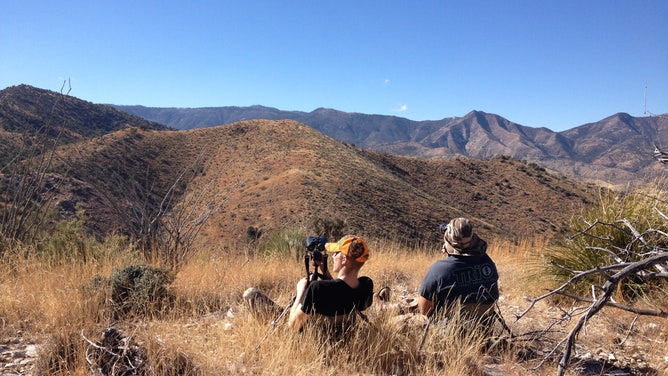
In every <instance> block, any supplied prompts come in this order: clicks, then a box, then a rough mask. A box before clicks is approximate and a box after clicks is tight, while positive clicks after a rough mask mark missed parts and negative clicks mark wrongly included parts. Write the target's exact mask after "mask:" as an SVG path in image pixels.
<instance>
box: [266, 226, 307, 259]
mask: <svg viewBox="0 0 668 376" xmlns="http://www.w3.org/2000/svg"><path fill="white" fill-rule="evenodd" d="M305 247H306V236H305V235H304V232H303V231H302V230H299V229H294V228H290V229H284V230H280V231H276V232H274V233H272V234H271V235H269V237H268V238H267V239H266V240H265V241H264V242H263V243H262V244H260V248H259V251H260V255H262V256H263V257H269V258H279V259H281V258H290V257H292V258H295V259H300V258H302V257H303V256H304V249H305Z"/></svg>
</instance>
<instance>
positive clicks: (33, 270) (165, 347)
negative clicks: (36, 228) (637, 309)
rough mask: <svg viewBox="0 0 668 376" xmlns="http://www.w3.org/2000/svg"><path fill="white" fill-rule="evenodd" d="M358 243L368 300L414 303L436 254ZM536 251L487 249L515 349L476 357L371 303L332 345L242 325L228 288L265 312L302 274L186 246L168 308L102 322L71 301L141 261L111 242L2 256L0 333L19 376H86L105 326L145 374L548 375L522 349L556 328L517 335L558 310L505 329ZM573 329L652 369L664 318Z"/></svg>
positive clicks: (537, 247)
mask: <svg viewBox="0 0 668 376" xmlns="http://www.w3.org/2000/svg"><path fill="white" fill-rule="evenodd" d="M369 243H370V247H371V250H372V256H371V259H370V260H369V261H368V262H367V265H365V266H364V268H363V269H362V273H361V274H362V275H368V276H370V277H371V278H372V279H373V280H374V283H375V290H376V291H377V290H378V289H379V288H380V287H381V286H390V287H391V288H392V300H393V301H399V300H400V299H401V298H402V297H404V296H410V295H413V294H415V292H416V291H417V288H418V286H419V284H420V281H421V279H422V277H423V274H424V273H425V271H426V269H427V268H428V266H429V265H430V264H431V263H432V262H433V261H434V260H436V259H437V258H439V257H442V256H441V253H440V252H438V250H433V249H407V248H405V247H404V246H402V245H400V244H399V243H398V242H391V241H378V240H374V239H369ZM544 246H545V245H544V243H543V242H540V241H524V242H521V243H520V244H519V245H518V244H511V243H508V242H503V241H499V240H491V241H490V249H489V253H490V255H491V256H492V257H493V258H494V259H495V261H496V263H497V266H498V269H499V274H500V286H501V293H502V298H501V300H500V301H499V308H500V310H501V314H502V316H503V317H504V318H505V321H506V322H507V324H508V325H509V326H510V327H511V329H512V331H513V332H514V334H515V335H518V337H520V338H522V340H521V341H520V340H518V341H517V342H515V343H511V345H510V346H506V347H496V348H492V349H489V350H488V351H484V350H483V344H484V340H483V339H481V338H479V337H477V336H475V335H462V334H461V333H458V329H457V327H458V326H457V325H449V326H448V327H447V328H443V327H440V328H430V329H431V330H430V331H429V332H428V334H429V335H428V336H427V337H426V338H425V341H424V344H423V346H422V348H420V349H418V347H419V343H420V341H421V338H422V335H423V330H422V327H420V326H417V327H404V328H402V327H398V326H396V325H393V324H392V320H391V316H392V312H391V310H390V311H382V312H381V311H375V309H374V307H371V308H370V309H369V310H367V315H368V317H369V323H363V322H360V323H359V324H358V326H359V327H358V328H357V331H356V335H355V336H353V338H351V339H350V341H349V342H348V343H346V344H345V345H336V344H332V343H330V342H328V341H324V340H323V339H322V338H320V335H319V333H318V331H317V330H316V329H309V330H306V331H304V332H303V333H301V334H297V333H292V332H291V331H289V330H288V329H287V328H285V327H284V325H281V324H280V323H279V324H278V325H277V326H276V327H275V328H273V330H272V328H271V325H270V324H268V323H264V322H259V321H257V320H255V319H253V318H252V317H250V316H248V312H247V311H246V309H245V307H244V305H243V302H242V298H241V297H242V293H243V291H244V290H245V289H246V288H247V287H251V286H254V287H259V288H261V289H262V290H263V291H265V292H266V293H267V295H269V296H271V297H273V298H274V299H275V301H276V302H277V303H279V304H281V305H284V304H288V303H289V301H290V299H291V295H292V294H293V290H294V287H295V284H296V282H297V280H298V279H299V278H301V277H302V276H303V275H304V274H305V268H304V264H303V261H302V260H301V259H299V258H296V257H283V258H273V259H272V258H266V257H261V256H256V255H255V253H254V252H253V250H249V249H244V248H243V247H242V248H238V249H237V251H235V252H230V251H225V252H223V251H221V250H218V249H207V250H202V251H200V252H199V253H198V254H197V256H196V257H194V258H193V259H191V261H190V262H189V263H188V264H186V265H185V266H184V267H183V268H182V269H181V270H180V271H179V272H178V274H177V276H176V279H175V280H174V282H173V284H172V285H171V288H172V291H173V293H174V296H175V301H174V304H173V305H172V308H170V309H169V310H165V312H163V313H161V314H156V315H151V316H150V317H142V318H136V317H135V318H132V319H124V320H117V321H112V320H110V319H109V318H108V316H107V315H106V314H105V309H107V308H106V305H105V303H104V302H103V301H101V300H100V299H96V298H94V295H90V294H85V293H84V292H83V291H85V289H84V288H83V286H86V285H87V284H89V282H90V280H91V279H93V278H94V277H95V276H96V275H101V276H109V275H110V274H111V273H112V272H113V271H114V270H116V269H118V268H120V267H123V266H125V265H129V264H138V263H141V259H140V258H139V257H138V256H133V253H132V252H131V251H128V250H127V249H124V245H122V244H120V243H118V244H116V243H111V242H107V243H105V244H104V245H103V246H102V247H103V248H104V252H101V253H99V254H98V258H97V260H94V261H80V260H78V261H75V262H66V263H65V262H50V263H49V262H46V261H43V260H42V261H40V260H35V259H31V258H24V257H20V255H10V256H8V257H6V258H5V261H4V262H3V263H2V264H1V265H0V338H6V337H16V336H18V337H20V338H21V339H22V341H26V342H29V343H35V344H38V345H39V349H40V351H39V356H38V357H37V358H36V360H35V362H34V364H33V365H31V366H30V368H29V369H32V371H31V372H33V374H60V375H89V374H92V373H91V371H90V367H89V364H88V362H87V360H86V351H87V350H90V347H91V343H97V341H99V339H100V336H101V333H102V331H103V330H104V329H105V328H107V327H110V326H113V327H115V328H117V329H119V330H121V331H122V332H123V333H124V334H125V335H126V336H127V338H130V340H131V341H132V342H133V343H136V344H137V345H138V346H140V347H141V348H143V349H144V350H145V352H146V354H147V359H148V362H149V363H150V365H151V372H153V374H168V375H177V374H193V375H225V374H249V375H260V374H261V375H264V374H269V375H307V374H313V373H317V374H323V375H330V374H353V375H358V374H359V375H362V374H364V375H390V374H405V375H432V374H446V375H464V374H466V375H475V374H480V375H483V374H499V375H520V374H521V375H526V374H529V375H550V374H554V373H555V369H556V361H555V356H553V357H551V358H549V357H548V358H549V359H547V360H545V356H544V355H545V353H540V354H539V355H536V354H533V353H531V351H530V350H541V351H543V350H546V349H549V348H550V347H552V346H554V345H555V344H556V342H555V340H556V341H558V340H560V339H561V338H562V337H563V336H564V335H565V332H564V331H565V330H566V329H567V327H568V325H569V324H570V322H566V323H565V324H563V325H561V324H560V325H557V326H554V327H553V328H552V329H553V330H554V333H552V334H547V335H544V336H538V335H528V336H524V335H525V334H527V333H530V332H532V331H534V330H537V329H540V328H546V327H547V326H548V325H549V324H550V323H551V322H552V320H553V319H555V318H558V317H559V315H560V311H559V310H558V309H557V308H556V307H555V306H552V305H551V304H556V303H557V302H556V301H554V300H553V301H551V302H550V305H548V303H547V302H541V303H539V304H538V305H537V306H536V307H535V308H534V309H533V310H532V311H531V312H530V314H529V315H527V316H525V317H523V318H522V319H521V320H519V321H517V322H515V320H514V317H515V316H514V315H515V314H517V313H518V312H521V311H523V310H524V309H526V308H527V307H528V305H529V299H531V298H533V297H536V296H538V295H540V294H542V293H543V292H544V291H545V289H547V288H550V287H554V286H553V285H552V282H551V281H550V280H549V279H546V278H542V277H540V276H537V275H536V271H537V270H538V269H537V267H536V266H537V261H538V260H539V259H540V258H539V257H538V256H539V255H540V254H541V252H542V249H543V247H544ZM221 249H222V247H221ZM228 249H230V248H229V247H228ZM374 304H376V303H374ZM561 304H565V305H566V306H568V305H570V304H572V303H571V302H565V301H564V302H561ZM664 309H665V307H664ZM283 324H285V322H283ZM498 334H501V333H498ZM586 334H587V335H586V336H584V338H580V339H579V342H578V353H580V354H585V353H590V354H592V357H594V358H596V357H598V358H601V357H607V358H608V359H612V357H610V354H613V357H616V359H618V361H619V362H621V361H622V359H633V361H630V360H629V362H630V363H629V364H628V365H630V366H634V365H635V366H637V367H636V368H638V367H640V366H644V365H646V366H648V367H652V368H653V369H656V370H658V372H659V373H655V374H662V372H666V365H667V364H668V363H667V360H666V356H668V339H667V337H666V332H665V319H657V318H647V317H639V318H635V320H634V316H633V315H630V314H627V313H624V312H621V311H620V310H616V309H612V308H607V309H604V311H603V312H602V314H600V315H598V316H597V317H595V319H593V320H592V321H591V322H589V323H588V330H587V333H586ZM532 354H533V355H532ZM611 362H612V361H611ZM633 362H635V364H633ZM535 367H538V368H535ZM576 369H577V365H574V366H573V367H571V371H569V372H572V373H570V374H583V373H577V372H576V371H575V370H576ZM494 372H496V373H494ZM649 374H652V373H649Z"/></svg>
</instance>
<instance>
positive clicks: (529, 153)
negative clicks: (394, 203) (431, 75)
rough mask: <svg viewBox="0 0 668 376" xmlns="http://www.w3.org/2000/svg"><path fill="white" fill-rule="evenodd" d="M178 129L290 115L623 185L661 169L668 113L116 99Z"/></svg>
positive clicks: (325, 128)
mask: <svg viewBox="0 0 668 376" xmlns="http://www.w3.org/2000/svg"><path fill="white" fill-rule="evenodd" d="M114 107H116V108H119V109H121V110H123V111H127V112H129V113H132V114H135V115H138V116H142V117H144V118H146V119H150V120H153V121H158V122H161V123H164V124H167V125H170V126H173V127H175V128H179V129H192V128H200V127H208V126H217V125H223V124H228V123H232V122H236V121H240V120H244V119H274V120H275V119H292V120H296V121H299V122H301V123H304V124H307V125H309V126H311V127H313V128H315V129H317V130H319V131H320V132H322V133H324V134H326V135H328V136H330V137H333V138H335V139H337V140H341V141H343V142H346V143H351V144H355V145H356V146H359V147H362V148H365V149H374V150H378V151H384V152H388V153H392V154H397V155H404V156H411V157H420V158H434V159H451V158H456V157H468V158H476V159H482V158H491V157H495V156H509V157H511V158H514V159H517V160H527V161H529V162H534V163H537V164H539V165H540V166H542V167H545V168H549V169H551V170H554V171H558V172H560V173H562V174H565V175H567V176H569V177H572V178H577V179H582V180H589V181H596V182H604V183H609V184H614V185H624V184H628V183H633V182H636V181H638V180H647V179H651V178H653V177H656V176H660V175H662V174H663V168H662V167H661V166H660V165H658V164H657V163H655V161H654V160H652V158H651V153H652V150H653V144H654V143H656V144H658V145H664V146H665V145H668V116H665V115H664V116H652V117H640V118H636V117H632V116H630V115H628V114H624V113H618V114H615V115H612V116H610V117H608V118H606V119H603V120H601V121H598V122H595V123H590V124H584V125H581V126H578V127H575V128H572V129H570V130H567V131H563V132H553V131H551V130H549V129H547V128H536V127H531V126H524V125H520V124H517V123H514V122H512V121H509V120H507V119H504V118H503V117H501V116H498V115H495V114H489V113H485V112H482V111H471V112H470V113H468V114H466V115H465V116H462V117H451V118H445V119H441V120H434V121H412V120H408V119H405V118H400V117H396V116H382V115H367V114H360V113H346V112H341V111H337V110H333V109H324V108H320V109H316V110H314V111H312V112H309V113H306V112H300V111H281V110H278V109H275V108H270V107H263V106H251V107H214V108H185V109H184V108H149V107H143V106H114Z"/></svg>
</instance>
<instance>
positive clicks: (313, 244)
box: [306, 236, 327, 261]
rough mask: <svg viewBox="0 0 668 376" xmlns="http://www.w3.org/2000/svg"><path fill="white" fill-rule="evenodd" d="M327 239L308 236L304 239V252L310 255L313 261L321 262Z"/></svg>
mask: <svg viewBox="0 0 668 376" xmlns="http://www.w3.org/2000/svg"><path fill="white" fill-rule="evenodd" d="M325 243H327V238H326V237H324V236H309V237H307V238H306V252H307V253H310V254H311V257H312V258H313V261H323V260H324V257H323V255H324V252H325Z"/></svg>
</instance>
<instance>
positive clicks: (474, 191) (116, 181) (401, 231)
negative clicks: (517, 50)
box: [0, 85, 602, 244]
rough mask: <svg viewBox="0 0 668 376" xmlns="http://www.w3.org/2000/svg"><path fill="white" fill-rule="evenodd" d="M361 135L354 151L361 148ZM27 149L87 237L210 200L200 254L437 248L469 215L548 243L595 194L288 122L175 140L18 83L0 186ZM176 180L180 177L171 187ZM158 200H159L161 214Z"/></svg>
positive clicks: (0, 135)
mask: <svg viewBox="0 0 668 376" xmlns="http://www.w3.org/2000/svg"><path fill="white" fill-rule="evenodd" d="M321 111H323V112H331V111H332V110H321ZM334 113H335V114H339V115H341V114H342V113H339V112H334ZM476 114H477V115H479V116H482V115H481V114H480V113H476ZM349 116H353V117H354V116H357V115H349ZM372 117H374V118H375V116H372ZM483 118H486V116H483ZM390 120H392V119H387V118H383V117H379V118H378V121H379V122H382V121H388V122H389V121H390ZM397 121H407V120H405V119H404V120H401V119H398V120H397ZM388 124H391V122H389V123H388ZM387 127H389V128H388V129H394V128H393V127H391V126H390V125H387ZM355 129H357V128H356V127H351V128H350V129H348V130H347V131H353V130H355ZM396 131H397V132H399V130H398V129H397V130H396ZM358 132H362V131H361V130H359V131H358ZM526 132H529V129H527V130H526ZM372 133H374V132H367V133H365V134H366V136H364V137H361V136H360V139H365V140H367V142H371V140H372V139H374V137H372V136H371V134H372ZM380 133H382V132H380ZM62 135H67V137H63V136H62ZM40 137H47V138H48V139H49V140H50V141H51V142H53V144H54V145H56V147H57V150H56V156H57V158H56V159H54V162H53V164H52V165H50V166H49V171H48V174H49V184H50V190H49V192H55V193H56V195H55V196H54V200H55V201H56V202H54V207H56V208H58V209H59V211H60V214H61V215H63V216H65V217H67V216H73V215H75V212H76V211H77V210H78V209H82V210H83V211H84V212H85V213H86V222H87V227H88V228H90V229H91V230H92V231H94V232H95V233H96V234H98V235H101V236H103V235H106V234H118V233H126V232H129V231H130V230H131V229H130V227H131V226H133V222H132V221H131V220H130V219H131V218H132V217H133V215H134V214H136V212H137V210H139V209H142V207H144V206H160V205H166V206H165V210H172V209H174V208H176V207H179V205H182V204H183V203H185V202H189V203H190V204H191V205H204V206H205V204H204V203H202V202H196V201H192V200H190V201H189V195H190V198H192V192H193V191H196V190H199V191H201V192H206V191H211V192H221V193H222V195H221V196H220V197H222V198H221V199H220V201H219V203H220V204H221V210H219V211H217V212H216V213H215V215H214V216H213V217H212V218H211V219H210V221H208V222H207V226H206V227H205V228H204V229H203V231H202V233H201V236H200V241H202V242H205V243H211V244H221V243H220V242H222V241H223V240H236V241H244V240H248V237H249V235H253V236H257V235H259V234H264V235H267V234H270V233H272V232H274V231H276V230H280V229H283V228H300V229H303V230H304V231H307V232H308V231H315V230H314V229H315V227H316V226H314V224H315V223H317V222H320V223H322V222H323V221H324V222H330V223H338V224H340V225H341V226H342V227H343V228H344V230H345V231H346V232H354V233H357V234H360V235H368V236H371V237H393V238H396V239H400V240H405V241H411V242H422V241H425V240H429V241H436V242H438V238H439V237H440V235H439V233H438V224H440V223H442V222H445V221H447V220H448V219H450V218H452V217H455V216H467V217H470V218H471V219H472V220H473V221H474V223H476V226H477V227H476V228H477V229H478V231H479V232H480V233H481V234H482V235H483V236H486V237H487V236H489V237H497V236H498V237H504V238H508V237H510V238H515V239H516V238H522V237H534V236H536V235H537V234H540V235H543V236H545V237H550V236H553V235H555V234H558V233H562V232H564V231H565V228H566V226H565V223H566V222H567V221H568V220H569V219H570V217H571V215H572V213H574V212H575V211H577V210H578V209H579V208H581V207H582V206H583V205H587V204H590V203H592V202H595V201H596V198H597V195H598V194H599V191H600V190H601V189H602V188H601V187H600V186H598V185H595V184H591V183H586V182H583V181H579V180H575V179H569V178H568V177H565V176H563V175H559V174H555V173H553V172H550V171H549V170H547V169H545V168H544V167H541V166H540V165H538V164H537V163H533V162H528V161H520V160H516V159H514V158H511V157H509V156H503V155H501V156H495V157H491V156H489V157H485V158H481V159H479V158H469V157H466V156H457V155H454V154H453V156H452V157H451V158H416V157H409V156H405V155H398V154H393V153H386V152H382V151H378V150H373V149H372V148H365V147H362V146H361V145H360V144H359V143H351V142H345V141H341V140H337V139H335V138H333V137H331V136H328V135H326V134H325V133H323V132H321V131H319V130H317V129H316V128H315V127H313V126H310V125H307V124H306V123H302V122H298V121H295V120H288V119H282V120H245V121H239V122H234V123H231V124H227V125H220V126H213V127H203V128H197V129H189V130H177V129H174V128H168V127H166V126H164V125H162V124H161V123H159V122H154V121H147V120H145V119H143V118H140V117H138V116H134V115H131V114H128V113H126V112H123V111H120V110H118V109H115V108H112V107H110V106H107V105H102V104H94V103H90V102H87V101H84V100H81V99H78V98H75V97H71V96H68V95H64V94H62V93H56V92H52V91H47V90H43V89H38V88H34V87H31V86H27V85H19V86H14V87H10V88H7V89H5V90H2V91H0V141H1V142H2V145H3V148H2V154H0V157H2V160H3V163H2V165H0V166H4V167H3V170H1V174H4V176H6V174H8V173H11V171H9V170H8V169H7V166H9V164H8V163H7V161H10V160H11V161H16V159H17V158H25V160H26V161H27V160H28V159H29V158H30V157H31V155H33V154H30V153H28V154H26V153H23V152H22V151H23V150H25V149H26V148H27V147H29V146H30V145H35V144H36V143H37V142H38V141H39V138H40ZM378 137H381V136H378ZM375 139H376V140H379V139H380V138H375ZM36 153H39V150H38V151H36ZM184 173H188V174H189V176H191V178H190V179H189V180H179V177H180V176H182V175H183V174H184ZM0 180H1V179H0ZM170 189H174V192H175V196H174V197H173V199H170V200H169V201H168V202H165V201H162V202H161V200H160V199H161V197H164V195H165V192H167V191H169V190H170ZM195 209H198V210H199V209H202V208H195Z"/></svg>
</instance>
